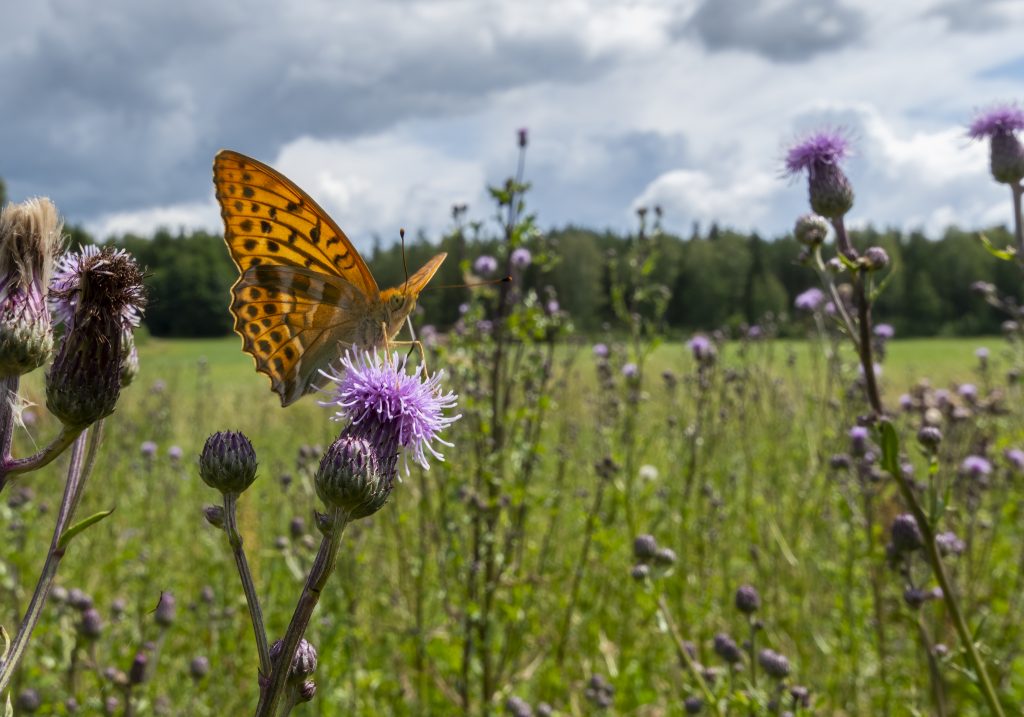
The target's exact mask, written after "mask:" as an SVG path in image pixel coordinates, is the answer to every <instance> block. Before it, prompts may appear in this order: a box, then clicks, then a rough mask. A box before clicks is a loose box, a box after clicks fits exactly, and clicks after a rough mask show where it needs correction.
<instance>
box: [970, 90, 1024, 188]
mask: <svg viewBox="0 0 1024 717" xmlns="http://www.w3.org/2000/svg"><path fill="white" fill-rule="evenodd" d="M1022 129H1024V110H1021V109H1020V108H1019V107H1016V106H1014V105H998V106H996V107H992V108H991V109H988V110H985V111H983V112H980V113H978V115H977V116H976V117H975V118H974V121H972V122H971V125H970V127H969V128H968V130H967V134H968V135H969V136H970V137H971V139H985V138H986V137H987V138H988V140H989V152H990V154H989V165H990V169H991V171H992V177H993V178H994V179H995V180H996V181H997V182H1000V183H1002V184H1017V183H1018V182H1020V180H1021V179H1022V178H1024V147H1022V146H1021V144H1020V140H1018V139H1017V132H1019V131H1020V130H1022Z"/></svg>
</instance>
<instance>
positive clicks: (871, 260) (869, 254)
mask: <svg viewBox="0 0 1024 717" xmlns="http://www.w3.org/2000/svg"><path fill="white" fill-rule="evenodd" d="M861 261H862V262H863V264H864V266H865V267H866V268H867V269H868V270H870V271H878V270H879V269H884V268H885V267H887V266H888V265H889V253H888V252H887V251H886V250H885V249H883V248H882V247H880V246H872V247H868V248H867V250H865V252H864V256H863V257H862V258H861Z"/></svg>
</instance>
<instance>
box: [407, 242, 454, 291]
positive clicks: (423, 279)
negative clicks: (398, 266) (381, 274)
mask: <svg viewBox="0 0 1024 717" xmlns="http://www.w3.org/2000/svg"><path fill="white" fill-rule="evenodd" d="M446 256H448V254H446V253H445V252H441V253H440V254H438V255H437V256H435V257H433V258H432V259H431V260H430V261H428V262H427V263H426V264H424V265H423V266H421V267H420V268H419V270H418V271H417V272H416V273H415V274H413V275H412V276H410V277H409V278H408V279H406V280H405V282H404V283H402V284H400V285H399V286H397V287H396V288H395V289H394V290H395V291H398V292H399V293H401V294H404V295H406V296H419V293H420V292H421V291H423V289H424V287H426V285H427V284H428V283H430V280H431V279H433V278H434V274H436V273H437V270H438V269H440V268H441V264H442V263H444V259H445V257H446Z"/></svg>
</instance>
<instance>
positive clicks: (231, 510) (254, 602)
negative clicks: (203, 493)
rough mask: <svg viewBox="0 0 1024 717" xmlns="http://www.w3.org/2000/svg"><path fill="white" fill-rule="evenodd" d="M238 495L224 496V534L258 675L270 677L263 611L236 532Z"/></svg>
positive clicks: (268, 648)
mask: <svg viewBox="0 0 1024 717" xmlns="http://www.w3.org/2000/svg"><path fill="white" fill-rule="evenodd" d="M237 509H238V494H237V493H225V494H224V532H225V533H226V534H227V536H228V542H229V543H230V544H231V553H232V554H233V555H234V557H235V566H236V567H237V568H238V578H239V580H241V582H242V590H243V591H244V592H245V603H246V605H247V606H248V607H249V617H250V618H251V619H252V631H253V633H254V634H255V636H256V651H257V652H258V653H259V658H260V675H262V676H263V677H267V676H269V675H270V646H269V645H268V644H267V631H266V628H265V627H264V626H263V610H262V609H261V608H260V598H259V595H258V594H257V593H256V583H255V581H253V579H252V572H251V571H250V570H249V561H247V560H246V559H245V548H243V547H242V535H241V533H239V532H238V515H237Z"/></svg>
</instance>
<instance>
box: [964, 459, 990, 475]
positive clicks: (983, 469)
mask: <svg viewBox="0 0 1024 717" xmlns="http://www.w3.org/2000/svg"><path fill="white" fill-rule="evenodd" d="M991 472H992V464H991V463H989V462H988V459H987V458H983V457H982V456H967V457H966V458H964V462H963V463H961V464H960V474H961V475H965V476H968V477H970V478H986V477H988V475H989V474H990V473H991Z"/></svg>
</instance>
